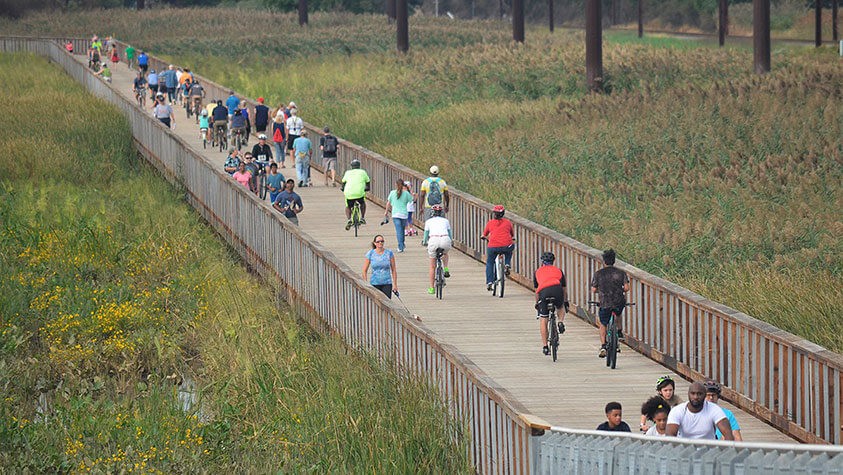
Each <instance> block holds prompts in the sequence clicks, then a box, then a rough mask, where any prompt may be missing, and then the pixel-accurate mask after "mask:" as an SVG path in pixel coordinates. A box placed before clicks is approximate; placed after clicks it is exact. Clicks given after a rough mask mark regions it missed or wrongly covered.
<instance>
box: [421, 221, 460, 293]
mask: <svg viewBox="0 0 843 475" xmlns="http://www.w3.org/2000/svg"><path fill="white" fill-rule="evenodd" d="M431 211H432V212H433V215H432V216H431V217H430V219H428V220H427V221H425V223H424V237H423V238H422V245H425V246H427V255H428V256H429V257H430V287H428V289H427V293H429V294H431V295H433V294H434V293H436V290H435V289H434V288H433V278H434V276H433V274H434V272H435V269H436V249H442V250H443V251H444V253H443V255H442V266H443V267H444V269H443V270H444V271H445V277H451V272H450V270H449V269H448V251H449V250H450V249H451V241H452V239H453V237H452V234H451V223H450V222H448V218H445V217H444V216H443V215H444V214H445V209H444V208H443V207H442V205H441V204H435V205H433V206H432V207H431Z"/></svg>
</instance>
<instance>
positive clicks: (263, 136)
mask: <svg viewBox="0 0 843 475" xmlns="http://www.w3.org/2000/svg"><path fill="white" fill-rule="evenodd" d="M258 140H266V134H260V135H258Z"/></svg>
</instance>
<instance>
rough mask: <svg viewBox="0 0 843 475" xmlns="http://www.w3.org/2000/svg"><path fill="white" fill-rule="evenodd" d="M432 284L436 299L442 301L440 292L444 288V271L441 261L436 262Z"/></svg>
mask: <svg viewBox="0 0 843 475" xmlns="http://www.w3.org/2000/svg"><path fill="white" fill-rule="evenodd" d="M433 283H434V286H435V287H436V298H438V299H439V300H442V290H443V287H445V271H444V269H443V268H442V261H436V275H435V276H434V279H433Z"/></svg>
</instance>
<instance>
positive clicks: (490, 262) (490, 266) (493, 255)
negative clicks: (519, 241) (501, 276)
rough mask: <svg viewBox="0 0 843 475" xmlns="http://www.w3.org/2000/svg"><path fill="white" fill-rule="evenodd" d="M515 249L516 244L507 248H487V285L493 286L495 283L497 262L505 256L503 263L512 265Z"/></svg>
mask: <svg viewBox="0 0 843 475" xmlns="http://www.w3.org/2000/svg"><path fill="white" fill-rule="evenodd" d="M514 249H515V244H513V245H511V246H506V247H488V248H486V283H487V284H491V283H492V282H494V281H495V260H496V259H497V257H498V256H499V255H501V254H503V261H504V263H505V264H506V265H510V264H512V251H513V250H514Z"/></svg>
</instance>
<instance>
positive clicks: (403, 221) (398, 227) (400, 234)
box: [392, 216, 407, 251]
mask: <svg viewBox="0 0 843 475" xmlns="http://www.w3.org/2000/svg"><path fill="white" fill-rule="evenodd" d="M392 224H394V225H395V237H396V238H398V250H399V251H403V250H404V228H406V227H407V218H396V217H395V216H393V217H392Z"/></svg>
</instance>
